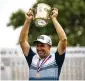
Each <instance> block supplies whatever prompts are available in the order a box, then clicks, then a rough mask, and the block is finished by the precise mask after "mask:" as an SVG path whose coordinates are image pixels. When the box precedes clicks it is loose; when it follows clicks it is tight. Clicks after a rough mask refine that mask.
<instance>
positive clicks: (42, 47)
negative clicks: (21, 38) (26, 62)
mask: <svg viewBox="0 0 85 81" xmlns="http://www.w3.org/2000/svg"><path fill="white" fill-rule="evenodd" d="M50 48H51V46H49V45H48V44H43V43H37V44H36V50H37V53H38V55H39V56H40V57H41V58H45V57H46V56H48V55H49V54H50Z"/></svg>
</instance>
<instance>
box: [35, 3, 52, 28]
mask: <svg viewBox="0 0 85 81" xmlns="http://www.w3.org/2000/svg"><path fill="white" fill-rule="evenodd" d="M50 11H51V7H50V6H49V5H48V4H45V3H39V4H38V5H37V7H36V12H35V14H34V15H35V18H34V23H35V25H36V26H37V27H45V26H46V25H47V23H48V21H49V19H50V16H49V13H50Z"/></svg>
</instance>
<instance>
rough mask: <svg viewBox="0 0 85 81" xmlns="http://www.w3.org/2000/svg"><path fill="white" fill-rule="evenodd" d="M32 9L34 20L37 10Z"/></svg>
mask: <svg viewBox="0 0 85 81" xmlns="http://www.w3.org/2000/svg"><path fill="white" fill-rule="evenodd" d="M32 11H33V15H34V18H33V20H35V15H36V13H37V10H36V8H32Z"/></svg>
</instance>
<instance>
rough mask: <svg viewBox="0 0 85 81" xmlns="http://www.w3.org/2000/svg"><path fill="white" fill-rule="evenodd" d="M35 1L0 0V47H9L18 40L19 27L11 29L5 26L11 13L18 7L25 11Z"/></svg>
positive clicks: (14, 44)
mask: <svg viewBox="0 0 85 81" xmlns="http://www.w3.org/2000/svg"><path fill="white" fill-rule="evenodd" d="M35 2H36V0H0V48H11V47H14V46H16V43H17V42H18V38H19V34H20V31H21V27H20V28H18V29H16V30H13V28H12V27H7V26H6V24H7V23H8V21H9V17H10V15H11V13H12V12H16V10H18V9H22V10H24V11H25V12H27V11H28V10H29V8H31V7H32V5H33V4H34V3H35Z"/></svg>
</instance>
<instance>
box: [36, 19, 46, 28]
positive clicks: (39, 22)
mask: <svg viewBox="0 0 85 81" xmlns="http://www.w3.org/2000/svg"><path fill="white" fill-rule="evenodd" d="M35 25H36V26H37V27H45V26H46V25H47V22H46V20H44V19H36V20H35Z"/></svg>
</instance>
